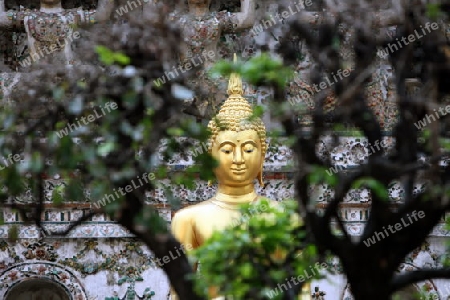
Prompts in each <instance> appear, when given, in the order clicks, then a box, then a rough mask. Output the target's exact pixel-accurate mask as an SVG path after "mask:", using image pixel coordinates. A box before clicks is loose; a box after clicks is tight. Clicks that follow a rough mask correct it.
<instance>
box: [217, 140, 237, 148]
mask: <svg viewBox="0 0 450 300" xmlns="http://www.w3.org/2000/svg"><path fill="white" fill-rule="evenodd" d="M225 144H231V145H233V146H236V144H235V143H233V142H232V141H223V142H222V143H220V144H219V148H220V147H222V146H223V145H225Z"/></svg>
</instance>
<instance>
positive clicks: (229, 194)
mask: <svg viewBox="0 0 450 300" xmlns="http://www.w3.org/2000/svg"><path fill="white" fill-rule="evenodd" d="M256 196H257V194H256V192H255V187H254V185H253V184H251V185H247V186H243V187H231V186H223V185H221V184H219V187H218V189H217V194H216V199H217V200H219V201H223V202H236V203H237V202H239V203H246V202H252V201H253V200H255V198H256Z"/></svg>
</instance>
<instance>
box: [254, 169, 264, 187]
mask: <svg viewBox="0 0 450 300" xmlns="http://www.w3.org/2000/svg"><path fill="white" fill-rule="evenodd" d="M263 164H264V163H262V164H261V168H260V169H259V173H258V176H257V177H256V178H258V182H259V185H260V186H261V187H262V188H264V181H263Z"/></svg>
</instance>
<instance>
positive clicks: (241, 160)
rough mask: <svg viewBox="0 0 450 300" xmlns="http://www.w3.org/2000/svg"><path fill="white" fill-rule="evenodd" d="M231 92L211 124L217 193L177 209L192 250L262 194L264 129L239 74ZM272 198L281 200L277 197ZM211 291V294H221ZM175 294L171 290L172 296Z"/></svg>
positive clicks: (178, 228) (175, 224) (177, 228)
mask: <svg viewBox="0 0 450 300" xmlns="http://www.w3.org/2000/svg"><path fill="white" fill-rule="evenodd" d="M235 59H236V57H235ZM227 92H228V95H229V97H228V99H227V100H226V101H225V102H224V104H223V106H222V107H221V109H220V111H219V113H218V114H217V115H216V117H215V118H214V119H212V120H211V121H210V122H209V124H208V128H209V129H210V131H211V136H210V139H209V141H208V151H209V153H211V155H212V156H213V157H214V158H215V159H217V160H218V161H219V165H218V166H217V168H216V169H215V170H214V174H215V176H216V178H217V181H218V190H217V193H216V195H215V196H214V197H213V198H211V199H209V200H207V201H204V202H202V203H199V204H196V205H192V206H189V207H186V208H183V209H181V210H179V211H178V212H177V213H176V214H175V215H174V217H173V219H172V232H173V234H174V236H175V237H176V238H177V239H178V240H179V241H180V243H181V244H183V245H184V246H185V249H188V250H192V249H196V248H198V247H200V246H201V245H202V244H203V243H204V242H205V241H206V240H207V239H209V238H210V237H211V235H212V233H213V231H215V230H223V229H225V228H226V227H228V226H230V225H232V224H233V222H236V221H238V220H239V218H240V217H241V213H240V210H239V209H240V206H241V205H242V204H245V203H254V204H255V205H257V203H258V200H259V199H260V198H262V197H261V196H259V195H257V194H256V192H255V187H254V180H255V179H258V181H259V184H260V185H263V178H262V173H263V164H264V158H265V154H266V151H267V142H266V129H265V126H264V123H263V122H262V120H261V119H260V118H253V119H252V120H249V118H250V116H252V114H253V110H252V108H251V106H250V105H249V103H248V102H247V100H246V99H245V98H244V97H243V96H242V95H243V89H242V81H241V78H240V77H239V76H238V75H237V74H231V77H230V80H229V85H228V91H227ZM270 201H271V202H270V204H273V205H279V203H278V202H277V201H274V200H270ZM234 224H236V223H234ZM306 286H307V288H306V291H305V289H304V292H306V295H308V296H307V297H306V298H305V297H304V298H299V299H304V300H306V299H310V294H311V293H310V292H309V291H310V289H309V284H305V286H304V287H306ZM213 290H214V289H211V291H213ZM172 294H174V292H172ZM211 294H212V295H210V296H212V298H214V297H217V295H213V293H211ZM176 299H177V297H176V296H174V295H173V296H172V300H176ZM214 299H223V298H221V297H219V298H214Z"/></svg>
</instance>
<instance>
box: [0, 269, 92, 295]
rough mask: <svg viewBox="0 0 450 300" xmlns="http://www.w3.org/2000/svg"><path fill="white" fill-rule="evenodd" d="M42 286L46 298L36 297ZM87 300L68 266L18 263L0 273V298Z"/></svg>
mask: <svg viewBox="0 0 450 300" xmlns="http://www.w3.org/2000/svg"><path fill="white" fill-rule="evenodd" d="M39 288H42V289H41V292H43V293H44V292H45V293H46V295H52V296H53V297H54V299H51V298H48V297H40V298H39V297H35V298H32V297H31V296H33V295H39V293H36V291H37V290H38V289H39ZM22 295H29V296H30V297H28V298H24V299H26V300H30V299H32V300H41V299H42V300H50V299H51V300H87V299H88V298H87V295H86V291H85V290H84V287H83V285H82V284H81V282H80V281H79V280H78V278H77V277H76V276H75V275H74V274H73V273H72V271H70V270H69V269H68V268H66V267H64V266H61V265H59V264H56V263H50V262H31V263H21V264H17V265H14V266H11V267H9V268H8V269H6V270H4V271H3V272H2V273H1V274H0V299H2V300H19V299H21V298H17V297H19V296H21V297H22Z"/></svg>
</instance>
